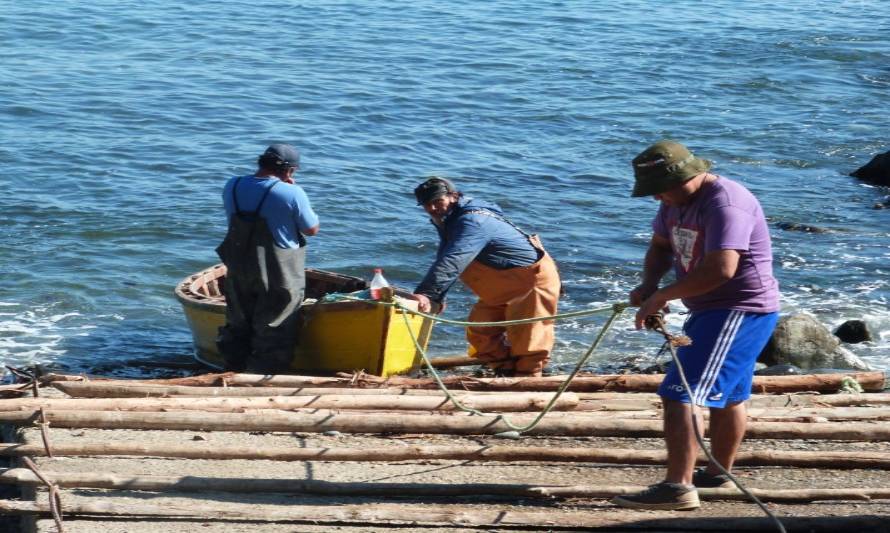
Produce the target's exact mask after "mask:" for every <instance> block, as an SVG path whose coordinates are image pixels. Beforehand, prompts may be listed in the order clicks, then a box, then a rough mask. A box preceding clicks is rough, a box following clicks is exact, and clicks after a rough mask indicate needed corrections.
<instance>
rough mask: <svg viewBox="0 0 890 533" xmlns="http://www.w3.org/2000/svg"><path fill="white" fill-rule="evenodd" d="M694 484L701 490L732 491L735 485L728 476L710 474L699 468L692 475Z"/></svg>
mask: <svg viewBox="0 0 890 533" xmlns="http://www.w3.org/2000/svg"><path fill="white" fill-rule="evenodd" d="M692 484H693V485H695V486H696V487H698V488H700V489H731V488H734V487H735V483H733V482H732V480H731V479H729V476H727V475H726V474H709V473H707V472H706V471H705V469H704V468H699V469H698V470H696V471H695V472H693V474H692Z"/></svg>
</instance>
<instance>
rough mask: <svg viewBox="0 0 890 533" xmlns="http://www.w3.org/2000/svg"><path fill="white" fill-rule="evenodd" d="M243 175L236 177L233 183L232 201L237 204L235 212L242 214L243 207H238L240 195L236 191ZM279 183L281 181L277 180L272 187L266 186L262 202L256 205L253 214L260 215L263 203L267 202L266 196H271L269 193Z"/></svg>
mask: <svg viewBox="0 0 890 533" xmlns="http://www.w3.org/2000/svg"><path fill="white" fill-rule="evenodd" d="M242 177H243V176H240V177H239V178H238V179H236V180H235V183H234V184H233V185H232V203H233V204H234V205H235V214H237V215H240V214H241V208H240V207H238V195H237V194H236V192H237V190H238V183H239V182H240V181H241V178H242ZM279 183H281V182H280V181H278V180H275V181H274V182H273V183H272V185H271V186H270V187H266V190H265V191H264V192H263V197H262V198H260V204H259V205H258V206H256V210H255V211H254V212H253V214H255V215H259V213H260V209H262V207H263V204H264V203H265V202H266V197H267V196H269V193H270V192H272V189H274V188H275V186H276V185H278V184H279Z"/></svg>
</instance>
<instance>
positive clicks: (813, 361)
mask: <svg viewBox="0 0 890 533" xmlns="http://www.w3.org/2000/svg"><path fill="white" fill-rule="evenodd" d="M758 360H759V361H761V362H763V363H766V364H767V365H769V366H774V365H784V364H789V365H795V366H797V367H799V368H801V369H802V370H807V369H810V368H845V369H850V370H870V368H869V366H868V365H867V364H865V363H864V362H863V361H862V360H861V359H859V358H858V357H856V355H854V354H853V353H852V352H850V351H849V350H847V349H846V348H843V347H841V346H840V341H839V340H838V339H837V337H835V336H834V335H832V334H831V332H830V331H829V330H828V328H826V327H825V326H824V325H822V324H821V323H820V322H819V321H818V320H816V318H815V317H813V316H812V315H808V314H805V313H801V314H796V315H786V316H783V317H781V318H779V323H778V324H777V325H776V329H775V331H774V332H773V335H772V337H771V338H770V340H769V342H768V343H767V345H766V348H764V349H763V352H762V353H761V354H760V357H759V358H758Z"/></svg>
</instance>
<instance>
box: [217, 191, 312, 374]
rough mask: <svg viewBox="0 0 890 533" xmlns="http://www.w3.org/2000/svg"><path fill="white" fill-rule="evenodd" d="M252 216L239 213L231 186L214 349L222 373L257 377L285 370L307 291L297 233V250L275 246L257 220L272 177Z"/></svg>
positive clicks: (302, 241)
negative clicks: (222, 307) (221, 317)
mask: <svg viewBox="0 0 890 533" xmlns="http://www.w3.org/2000/svg"><path fill="white" fill-rule="evenodd" d="M270 179H274V181H273V183H272V185H270V186H269V187H268V188H267V189H266V191H265V192H264V193H263V196H262V198H261V199H260V203H259V205H257V208H256V210H255V211H253V212H246V211H241V208H240V207H239V206H238V196H237V194H236V193H237V189H238V183H239V182H240V181H241V178H238V179H237V180H235V183H234V184H233V185H232V203H233V205H234V206H235V213H234V214H233V215H232V217H231V219H230V220H229V229H228V232H226V238H225V239H223V242H222V243H221V244H220V245H219V246H218V247H217V248H216V253H217V254H218V255H219V257H220V259H222V262H223V263H224V264H225V265H226V269H227V274H226V281H225V293H226V325H225V326H223V327H221V328H220V329H219V336H218V337H217V340H216V344H217V348H218V349H219V352H220V354H221V355H222V356H223V358H224V359H225V361H226V370H231V371H236V372H242V371H245V370H246V371H249V372H254V373H261V374H270V373H277V372H283V371H286V370H287V369H288V367H289V366H290V361H291V359H292V358H293V353H294V347H295V346H296V344H297V342H298V335H299V330H298V327H299V324H298V317H297V312H298V311H299V309H300V304H301V303H302V302H303V295H304V293H305V288H306V271H305V264H306V249H305V245H306V240H305V239H304V238H303V236H302V235H301V234H299V232H297V235H298V238H299V243H300V247H299V248H279V247H277V246H275V241H274V239H273V238H272V232H271V231H269V226H268V224H267V223H266V219H264V218H263V217H261V216H260V209H262V207H263V204H264V203H265V201H266V198H267V197H268V196H269V193H270V192H271V191H272V189H273V188H275V186H276V185H278V184H279V183H280V182H279V181H278V180H277V179H275V178H270Z"/></svg>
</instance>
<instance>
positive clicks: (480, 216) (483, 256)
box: [414, 198, 539, 302]
mask: <svg viewBox="0 0 890 533" xmlns="http://www.w3.org/2000/svg"><path fill="white" fill-rule="evenodd" d="M474 211H477V212H474ZM478 211H487V212H489V213H493V214H494V215H496V216H491V215H488V214H484V213H480V212H478ZM503 216H504V215H503V212H502V211H501V208H500V207H499V206H498V205H497V204H494V203H489V202H483V201H481V200H474V199H473V198H461V199H460V200H458V202H457V204H456V205H455V206H454V208H453V209H452V211H451V212H450V213H448V215H446V216H445V218H444V220H443V221H442V225H441V226H438V225H435V224H434V225H435V226H436V230H437V231H438V232H439V250H438V251H437V252H436V261H435V262H434V263H433V264H432V265H431V266H430V268H429V270H428V271H427V273H426V276H424V278H423V281H421V282H420V284H419V285H418V286H417V288H416V289H415V290H414V292H415V293H417V294H423V295H424V296H427V297H428V298H430V299H431V300H433V301H436V302H441V301H442V299H444V297H445V293H447V292H448V289H450V288H451V286H452V285H454V282H455V281H457V279H458V277H459V276H460V275H461V273H462V272H463V271H464V270H465V269H466V268H467V267H468V266H469V265H470V263H471V262H472V261H473V260H477V261H479V262H481V263H482V264H484V265H486V266H490V267H492V268H496V269H498V270H504V269H508V268H515V267H525V266H529V265H532V264H534V263H535V262H536V261H537V260H538V259H539V256H538V251H537V250H536V249H535V247H534V246H532V245H531V244H530V243H529V242H528V237H526V236H525V235H524V234H523V233H522V232H520V231H519V230H518V229H516V228H515V227H514V226H512V225H511V224H509V223H508V222H506V221H504V220H503Z"/></svg>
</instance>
